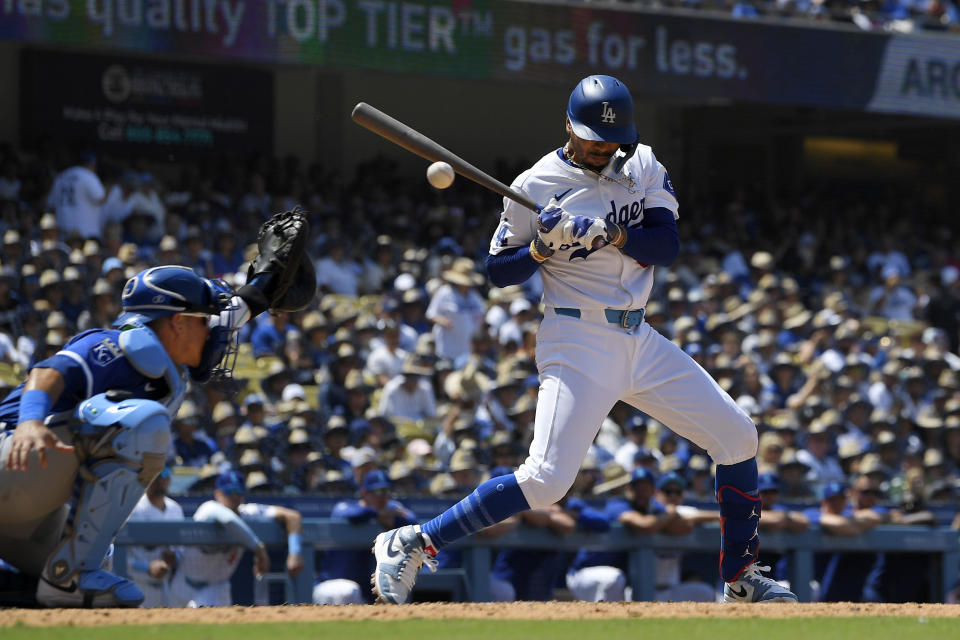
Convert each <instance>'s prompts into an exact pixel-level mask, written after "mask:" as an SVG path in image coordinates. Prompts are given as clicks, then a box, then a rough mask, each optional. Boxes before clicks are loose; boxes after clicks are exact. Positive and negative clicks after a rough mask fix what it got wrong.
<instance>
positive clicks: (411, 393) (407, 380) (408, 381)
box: [377, 356, 437, 420]
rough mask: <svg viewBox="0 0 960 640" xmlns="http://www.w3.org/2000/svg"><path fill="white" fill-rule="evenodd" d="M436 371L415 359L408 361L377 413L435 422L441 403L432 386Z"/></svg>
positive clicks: (382, 396)
mask: <svg viewBox="0 0 960 640" xmlns="http://www.w3.org/2000/svg"><path fill="white" fill-rule="evenodd" d="M432 374H433V370H432V369H431V368H430V367H428V366H427V365H426V364H425V363H424V362H423V361H422V360H420V359H418V358H416V357H415V356H410V357H408V358H407V360H406V362H404V364H403V369H402V370H401V373H400V375H398V376H394V377H393V379H392V380H390V382H388V383H387V384H386V386H384V388H383V391H382V392H381V394H380V404H379V406H378V407H377V413H378V414H379V415H382V416H389V417H398V418H409V419H410V420H422V419H427V418H435V417H436V415H437V400H436V395H435V392H434V389H433V386H432V385H431V384H430V381H429V376H430V375H432Z"/></svg>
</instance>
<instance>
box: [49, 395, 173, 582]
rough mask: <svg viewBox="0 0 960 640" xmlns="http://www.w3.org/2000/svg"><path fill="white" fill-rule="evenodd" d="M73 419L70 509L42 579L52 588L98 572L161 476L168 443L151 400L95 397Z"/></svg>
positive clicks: (165, 422) (164, 422) (166, 422)
mask: <svg viewBox="0 0 960 640" xmlns="http://www.w3.org/2000/svg"><path fill="white" fill-rule="evenodd" d="M77 413H78V418H79V420H80V422H79V424H78V425H77V426H76V438H75V446H76V448H77V455H78V457H79V458H80V468H79V470H78V473H77V479H76V483H75V485H74V503H73V506H72V508H71V510H70V515H69V517H68V519H67V523H66V526H65V527H64V534H63V537H62V539H61V541H60V544H59V545H58V546H57V548H56V549H55V550H54V552H53V553H52V554H51V555H50V558H49V559H48V560H47V564H46V567H45V568H44V571H43V576H42V577H43V578H44V579H46V580H47V581H48V582H50V583H53V584H58V585H64V584H69V583H71V582H72V581H73V580H74V579H75V578H76V577H77V576H78V574H80V573H81V572H83V573H86V572H90V571H94V570H98V569H100V566H101V563H102V562H103V560H104V557H105V556H106V554H107V550H108V548H109V547H110V544H111V543H112V542H113V539H114V538H115V537H116V535H117V532H118V531H119V530H120V527H122V526H123V524H124V523H125V522H126V521H127V518H128V517H129V516H130V513H131V512H132V511H133V508H134V506H135V505H136V504H137V501H138V500H139V499H140V496H142V495H143V491H144V489H145V488H146V486H147V485H148V484H150V482H151V481H152V480H153V479H154V478H155V477H156V476H157V474H159V473H160V471H161V470H163V465H164V460H165V456H166V453H167V447H168V445H169V443H170V415H169V413H168V412H167V409H166V407H165V406H163V405H162V404H160V403H159V402H154V401H153V400H143V399H140V398H134V399H129V400H121V401H119V402H114V401H112V400H110V399H108V398H107V395H106V394H99V395H96V396H94V397H92V398H90V399H89V400H87V401H85V402H83V403H82V404H81V405H80V407H79V409H78V410H77Z"/></svg>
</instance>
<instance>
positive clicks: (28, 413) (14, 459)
mask: <svg viewBox="0 0 960 640" xmlns="http://www.w3.org/2000/svg"><path fill="white" fill-rule="evenodd" d="M64 384H65V383H64V379H63V375H61V373H60V372H59V371H57V370H56V369H47V368H35V369H32V370H31V371H30V373H29V375H28V376H27V380H26V383H25V384H24V388H23V395H22V396H21V398H20V416H19V418H18V420H17V428H16V429H15V430H14V432H13V438H12V441H11V444H10V453H9V455H8V456H7V463H6V468H7V470H9V471H20V470H22V471H26V470H27V468H28V466H29V459H30V452H31V451H36V452H37V457H38V459H39V461H40V466H41V467H46V466H47V449H48V448H53V449H54V450H57V451H62V452H69V451H73V447H71V446H70V445H68V444H66V443H64V442H63V441H62V440H61V439H60V438H59V437H58V436H57V435H56V434H55V433H54V432H53V431H51V430H50V428H49V427H47V426H46V425H45V424H44V423H43V420H44V418H45V417H46V413H47V411H49V409H50V407H51V406H53V403H54V402H56V401H57V398H59V397H60V394H61V393H63V388H64Z"/></svg>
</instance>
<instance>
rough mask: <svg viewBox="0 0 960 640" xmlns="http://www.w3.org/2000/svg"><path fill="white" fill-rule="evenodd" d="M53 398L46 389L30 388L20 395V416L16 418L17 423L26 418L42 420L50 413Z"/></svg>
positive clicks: (24, 420)
mask: <svg viewBox="0 0 960 640" xmlns="http://www.w3.org/2000/svg"><path fill="white" fill-rule="evenodd" d="M52 404H53V400H51V399H50V396H49V395H48V394H47V392H46V391H43V390H41V389H30V391H25V392H24V393H23V395H22V396H20V416H19V417H18V418H17V424H20V423H21V422H26V421H27V420H40V421H41V422H43V420H44V419H45V418H46V417H47V414H49V413H50V405H52Z"/></svg>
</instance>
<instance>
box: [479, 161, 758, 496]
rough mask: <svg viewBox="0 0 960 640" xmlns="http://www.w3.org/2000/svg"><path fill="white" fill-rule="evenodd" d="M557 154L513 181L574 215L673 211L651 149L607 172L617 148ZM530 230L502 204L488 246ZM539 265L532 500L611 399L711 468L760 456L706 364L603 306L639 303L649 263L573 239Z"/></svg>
mask: <svg viewBox="0 0 960 640" xmlns="http://www.w3.org/2000/svg"><path fill="white" fill-rule="evenodd" d="M561 153H562V152H561V151H559V150H557V151H552V152H550V153H548V154H547V155H545V156H544V157H543V158H541V159H540V160H539V161H538V162H537V163H536V164H535V165H534V166H533V167H532V168H531V169H529V170H528V171H525V172H524V173H522V174H520V176H518V177H517V179H516V180H515V181H514V183H513V186H514V187H515V188H517V189H519V190H521V191H523V192H524V193H526V194H527V195H528V196H530V198H532V199H533V200H534V201H535V202H537V203H539V204H541V205H546V204H547V203H548V202H549V201H550V200H551V198H556V199H557V200H558V201H559V203H560V206H561V207H563V209H564V210H566V211H568V212H570V213H571V214H574V215H582V216H589V217H603V218H606V219H607V220H611V221H613V222H616V223H618V224H622V225H624V226H626V227H628V228H636V227H638V226H641V225H642V223H643V218H644V211H646V210H647V209H652V208H665V209H667V210H669V211H671V212H673V215H674V217H677V208H678V205H677V199H676V197H675V196H674V192H673V185H672V184H671V183H670V178H669V176H668V175H667V172H666V170H665V169H664V167H663V166H662V165H661V164H660V163H659V162H657V160H656V158H655V157H654V155H653V152H652V151H651V149H650V147H647V146H643V145H640V146H638V147H637V150H636V153H635V154H634V155H633V156H632V157H630V158H629V159H628V160H627V161H626V163H625V164H624V167H623V170H622V171H621V172H620V173H619V174H615V173H613V171H612V168H613V166H614V164H615V163H616V160H617V156H618V155H620V154H621V152H619V151H618V153H617V155H615V156H614V158H612V159H611V161H610V162H609V163H608V164H607V166H606V167H605V168H604V170H603V171H602V173H601V174H597V173H595V172H593V171H590V170H587V169H579V168H577V167H575V166H572V165H571V164H569V163H568V162H566V161H565V160H564V159H563V157H562V156H561ZM536 233H537V214H535V213H534V212H532V211H529V210H527V209H526V208H524V207H522V206H520V205H518V204H516V203H514V202H513V201H510V200H507V201H505V204H504V211H503V214H502V215H501V219H500V225H499V227H498V228H497V231H496V233H495V235H494V237H493V239H492V241H491V244H490V253H492V254H498V253H500V252H501V251H503V250H504V249H508V248H511V247H523V246H526V245H528V244H529V243H530V241H531V240H533V238H534V235H535V234H536ZM537 272H538V273H540V274H541V275H542V277H543V302H544V306H545V307H546V309H545V312H544V316H543V320H542V321H541V324H540V328H539V330H538V331H537V345H536V353H535V356H536V360H537V368H538V370H539V372H540V391H539V394H538V397H537V412H536V418H535V420H534V434H533V441H532V442H531V444H530V452H529V455H528V456H527V459H526V460H525V461H524V462H523V464H521V465H520V467H519V468H518V469H517V471H516V474H515V475H516V478H517V483H518V485H519V487H520V489H521V491H523V495H524V497H525V498H526V500H527V503H528V504H529V505H530V507H531V508H540V507H545V506H547V505H550V504H553V503H554V502H556V501H558V500H560V499H561V498H562V497H563V495H564V493H565V492H566V490H567V488H569V487H570V485H572V484H573V481H574V479H575V478H576V475H577V470H578V469H579V467H580V463H581V461H582V460H583V458H584V456H585V455H586V453H587V451H588V449H589V448H590V445H591V443H592V442H593V439H594V437H595V436H596V434H597V431H598V430H599V428H600V424H601V423H602V422H603V420H604V419H605V418H606V417H607V414H608V413H609V412H610V409H611V408H612V407H613V406H614V404H616V403H617V401H623V402H626V403H627V404H630V405H632V406H634V407H636V408H637V409H639V410H641V411H643V412H644V413H646V414H647V415H649V416H652V417H653V418H655V419H657V420H659V421H660V422H662V423H664V424H665V425H667V426H668V427H669V428H670V429H672V430H673V431H674V432H676V433H678V434H680V435H682V436H684V437H686V438H689V439H690V440H692V441H693V442H695V443H696V444H697V445H699V446H701V447H703V448H704V449H705V450H706V451H707V452H708V453H709V454H710V456H711V457H712V458H713V459H714V461H715V462H717V464H735V463H737V462H741V461H743V460H747V459H749V458H751V457H753V456H755V455H756V451H757V430H756V427H755V426H754V424H753V421H751V420H750V417H749V416H747V415H746V414H745V413H744V412H743V411H742V410H741V409H740V408H739V407H738V406H737V404H736V403H735V402H734V401H733V399H731V398H730V396H729V395H728V394H727V393H725V392H724V391H723V390H722V389H721V388H720V387H719V386H718V385H717V383H716V382H715V381H714V380H713V379H712V378H711V377H710V375H709V374H707V372H706V371H704V370H703V368H701V367H700V366H699V365H697V363H696V362H694V361H693V360H692V359H691V358H690V356H688V355H687V354H686V353H684V352H683V351H682V350H681V349H680V348H679V347H677V346H676V345H675V344H673V343H672V342H670V341H669V340H667V339H666V338H664V337H663V336H662V335H660V334H659V333H657V332H656V331H655V330H654V329H653V328H652V327H651V326H650V325H649V324H647V323H646V322H641V324H640V325H639V326H634V327H627V328H624V327H621V326H620V325H619V324H618V323H616V322H611V320H610V318H609V316H608V315H607V314H606V313H604V311H603V310H604V309H615V310H626V309H640V308H643V307H644V306H645V305H646V303H647V298H648V297H649V295H650V291H651V289H652V287H653V268H652V267H649V266H647V265H643V264H640V263H639V262H638V261H637V260H635V259H633V258H631V257H630V256H628V255H626V254H624V253H622V252H621V251H620V250H618V249H617V248H616V247H613V246H606V247H603V248H601V249H596V250H593V249H590V248H588V247H584V246H580V245H573V246H561V247H560V248H559V249H557V251H556V253H555V254H554V255H552V256H551V257H550V258H549V259H548V260H547V261H545V262H544V263H542V264H541V265H540V266H539V268H538V269H537ZM559 307H566V308H572V309H576V310H577V312H576V313H557V311H556V308H559Z"/></svg>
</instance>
